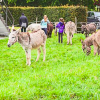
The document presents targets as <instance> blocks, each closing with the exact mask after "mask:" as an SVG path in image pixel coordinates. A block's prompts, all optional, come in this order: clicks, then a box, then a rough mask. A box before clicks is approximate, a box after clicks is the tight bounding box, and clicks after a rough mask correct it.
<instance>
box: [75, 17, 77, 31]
mask: <svg viewBox="0 0 100 100" xmlns="http://www.w3.org/2000/svg"><path fill="white" fill-rule="evenodd" d="M75 25H76V32H77V17H75Z"/></svg>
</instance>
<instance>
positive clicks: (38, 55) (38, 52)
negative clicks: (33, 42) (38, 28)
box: [36, 48, 41, 61]
mask: <svg viewBox="0 0 100 100" xmlns="http://www.w3.org/2000/svg"><path fill="white" fill-rule="evenodd" d="M40 53H41V50H40V48H38V51H37V58H36V61H38V60H39V57H40Z"/></svg>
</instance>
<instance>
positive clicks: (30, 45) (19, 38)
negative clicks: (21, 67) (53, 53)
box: [7, 28, 47, 65]
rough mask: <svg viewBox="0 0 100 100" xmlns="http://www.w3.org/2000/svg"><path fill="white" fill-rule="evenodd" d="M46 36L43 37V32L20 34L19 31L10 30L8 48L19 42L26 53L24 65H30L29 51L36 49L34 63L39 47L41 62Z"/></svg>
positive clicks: (44, 51)
mask: <svg viewBox="0 0 100 100" xmlns="http://www.w3.org/2000/svg"><path fill="white" fill-rule="evenodd" d="M46 39H47V36H46V35H45V33H44V31H43V30H38V31H37V32H35V33H28V32H26V33H24V32H20V29H18V30H15V29H13V28H12V30H11V33H10V34H9V40H8V44H7V45H8V47H10V46H11V45H13V44H14V43H16V42H19V43H20V44H21V46H22V47H23V49H24V50H25V53H26V64H27V65H30V64H31V49H38V55H37V59H36V61H38V59H39V56H40V53H41V50H40V46H41V47H42V49H43V54H44V57H43V61H45V54H46V49H45V44H46Z"/></svg>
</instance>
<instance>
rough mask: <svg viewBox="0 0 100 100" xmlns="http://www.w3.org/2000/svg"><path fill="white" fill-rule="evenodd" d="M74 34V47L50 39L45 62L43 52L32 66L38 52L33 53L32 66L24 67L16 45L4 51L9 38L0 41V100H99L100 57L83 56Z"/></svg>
mask: <svg viewBox="0 0 100 100" xmlns="http://www.w3.org/2000/svg"><path fill="white" fill-rule="evenodd" d="M81 38H82V39H84V38H85V36H84V35H83V34H75V35H74V37H73V45H67V43H66V42H67V40H66V36H65V35H64V36H63V43H62V44H59V43H58V37H57V36H54V35H53V36H52V38H48V39H47V42H46V61H45V62H43V52H41V55H40V59H39V61H38V62H35V59H36V56H37V51H36V50H33V51H32V59H31V61H32V64H31V66H27V65H26V58H25V52H24V50H23V49H22V47H21V46H20V45H19V44H18V43H16V44H14V45H13V46H12V47H10V48H8V47H7V41H8V38H6V39H4V40H0V53H1V55H0V99H1V100H19V99H20V100H21V99H22V100H52V99H56V100H70V99H72V100H89V99H90V100H99V98H100V56H93V48H92V53H91V54H90V55H89V56H86V55H85V54H84V53H83V51H82V47H81V46H82V45H81V42H80V39H81Z"/></svg>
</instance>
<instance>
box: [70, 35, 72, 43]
mask: <svg viewBox="0 0 100 100" xmlns="http://www.w3.org/2000/svg"><path fill="white" fill-rule="evenodd" d="M70 44H71V45H72V35H71V36H70Z"/></svg>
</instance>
